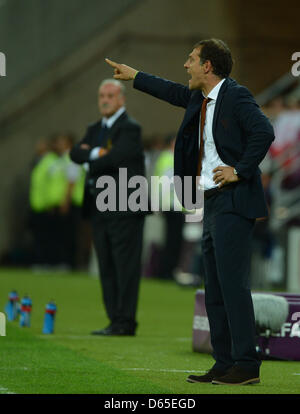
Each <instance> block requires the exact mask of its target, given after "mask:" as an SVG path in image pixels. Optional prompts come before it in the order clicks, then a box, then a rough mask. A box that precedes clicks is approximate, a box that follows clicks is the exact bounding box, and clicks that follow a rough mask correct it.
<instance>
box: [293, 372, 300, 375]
mask: <svg viewBox="0 0 300 414" xmlns="http://www.w3.org/2000/svg"><path fill="white" fill-rule="evenodd" d="M292 375H300V373H299V374H298V373H296V372H294V373H293V374H292Z"/></svg>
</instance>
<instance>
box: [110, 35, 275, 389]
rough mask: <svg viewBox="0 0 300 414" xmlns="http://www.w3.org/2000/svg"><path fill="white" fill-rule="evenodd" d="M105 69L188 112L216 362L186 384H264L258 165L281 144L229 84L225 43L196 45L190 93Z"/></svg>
mask: <svg viewBox="0 0 300 414" xmlns="http://www.w3.org/2000/svg"><path fill="white" fill-rule="evenodd" d="M106 62H107V63H108V64H110V65H111V66H112V67H113V68H114V72H115V74H114V78H116V79H122V80H134V87H135V88H136V89H138V90H141V91H143V92H146V93H148V94H151V95H153V96H155V97H157V98H159V99H162V100H164V101H167V102H169V103H171V104H173V105H176V106H180V107H183V108H185V109H186V112H185V116H184V119H183V122H182V124H181V126H180V129H179V131H178V134H177V139H176V145H175V152H174V174H175V175H177V176H179V177H181V179H182V180H183V177H185V176H191V177H192V179H193V183H194V186H193V191H194V192H196V190H197V187H196V186H198V187H199V186H200V188H203V190H204V223H203V239H202V249H203V256H204V266H205V303H206V310H207V315H208V320H209V325H210V332H211V343H212V347H213V357H214V359H215V364H214V365H213V367H212V368H211V369H210V370H209V371H208V372H207V373H206V374H205V375H200V376H197V375H191V376H189V377H188V379H187V380H188V381H189V382H199V383H202V382H212V383H214V384H230V385H241V384H251V383H258V382H259V381H260V377H259V369H260V364H261V362H260V360H259V357H258V355H257V353H256V347H255V320H254V311H253V304H252V299H251V292H250V280H249V277H250V276H249V273H250V272H249V270H250V251H251V239H252V233H253V228H254V225H255V220H256V219H257V218H259V217H266V216H267V215H268V210H267V205H266V201H265V197H264V192H263V187H262V183H261V178H260V169H259V164H260V162H261V161H262V160H263V158H264V157H265V155H266V153H267V151H268V149H269V147H270V145H271V143H272V141H273V140H274V133H273V129H272V127H271V125H270V123H269V121H268V119H267V118H266V117H265V116H264V115H263V113H262V112H261V110H260V109H259V107H258V105H257V104H256V102H255V100H254V98H253V97H252V95H251V93H250V92H249V91H248V89H247V88H245V87H243V86H241V85H239V84H238V83H237V82H236V81H234V80H233V79H231V78H230V77H229V75H230V72H231V69H232V64H233V63H232V57H231V53H230V50H229V48H228V47H227V45H226V44H225V43H224V42H223V41H221V40H217V39H209V40H203V41H201V42H199V43H197V44H196V45H195V46H194V48H193V50H192V52H191V53H190V54H189V56H188V59H187V61H186V62H185V64H184V68H185V69H186V71H187V73H188V75H190V79H189V85H188V87H186V86H183V85H181V84H178V83H174V82H171V81H168V80H165V79H161V78H158V77H156V76H152V75H149V74H147V73H144V72H140V71H137V70H136V69H133V68H130V67H129V66H126V65H122V64H118V63H115V62H112V61H110V60H108V59H106ZM197 177H198V178H197ZM199 179H200V182H199ZM193 198H194V194H193Z"/></svg>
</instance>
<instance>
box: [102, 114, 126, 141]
mask: <svg viewBox="0 0 300 414" xmlns="http://www.w3.org/2000/svg"><path fill="white" fill-rule="evenodd" d="M126 118H128V115H127V113H126V112H123V113H122V115H120V116H119V118H118V119H117V120H116V121H115V122H114V124H113V126H112V127H111V128H109V129H108V131H107V132H106V136H105V141H104V145H103V146H105V147H106V146H107V143H108V142H109V141H111V142H112V141H113V140H114V137H115V135H116V132H117V130H118V129H119V128H120V125H121V124H122V122H123V121H124V120H125V119H126Z"/></svg>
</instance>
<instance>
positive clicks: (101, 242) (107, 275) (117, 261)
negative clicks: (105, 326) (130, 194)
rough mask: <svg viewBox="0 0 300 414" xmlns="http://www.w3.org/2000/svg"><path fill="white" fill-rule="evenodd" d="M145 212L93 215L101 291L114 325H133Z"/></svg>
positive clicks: (128, 327)
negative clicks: (143, 213) (107, 215)
mask: <svg viewBox="0 0 300 414" xmlns="http://www.w3.org/2000/svg"><path fill="white" fill-rule="evenodd" d="M143 226H144V216H141V215H135V216H123V217H114V218H101V213H96V214H94V215H93V217H92V231H93V241H94V246H95V249H96V253H97V258H98V263H99V270H100V281H101V284H102V295H103V300H104V304H105V308H106V312H107V315H108V317H109V319H110V321H111V324H112V325H113V326H115V327H116V328H125V329H133V330H134V329H135V328H136V325H137V322H136V311H137V303H138V291H139V282H140V278H141V256H142V246H143Z"/></svg>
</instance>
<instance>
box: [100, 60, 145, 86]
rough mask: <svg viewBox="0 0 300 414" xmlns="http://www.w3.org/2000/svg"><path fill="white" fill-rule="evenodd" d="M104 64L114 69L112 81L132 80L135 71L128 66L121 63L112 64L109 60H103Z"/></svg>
mask: <svg viewBox="0 0 300 414" xmlns="http://www.w3.org/2000/svg"><path fill="white" fill-rule="evenodd" d="M105 62H106V63H108V64H109V65H110V66H112V67H113V68H114V79H119V80H126V81H127V80H133V79H134V78H135V75H136V73H137V72H138V71H137V70H136V69H133V68H131V67H130V66H127V65H123V64H121V63H116V62H113V61H112V60H110V59H107V58H106V59H105Z"/></svg>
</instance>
